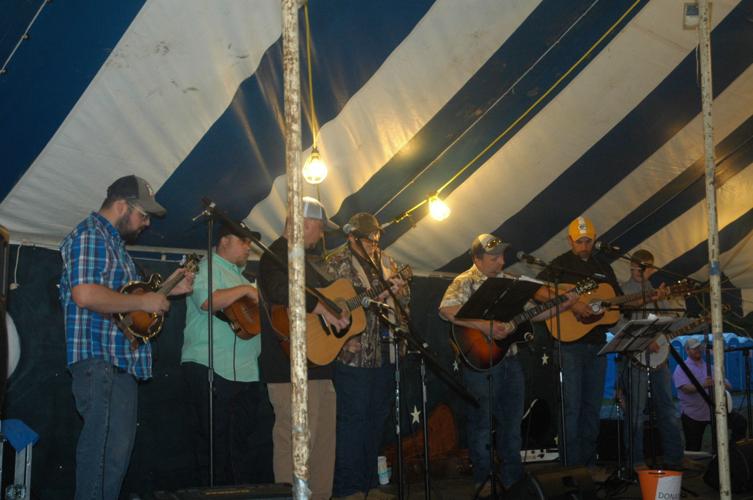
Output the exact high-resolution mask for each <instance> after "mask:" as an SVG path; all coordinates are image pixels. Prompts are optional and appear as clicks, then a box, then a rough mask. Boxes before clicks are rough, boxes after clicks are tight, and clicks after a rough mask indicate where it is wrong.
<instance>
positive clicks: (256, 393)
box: [181, 225, 274, 485]
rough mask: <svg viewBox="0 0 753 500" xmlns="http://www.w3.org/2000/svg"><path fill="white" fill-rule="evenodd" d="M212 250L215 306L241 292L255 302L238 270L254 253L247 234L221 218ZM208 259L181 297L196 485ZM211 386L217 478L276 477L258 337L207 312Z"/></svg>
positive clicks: (202, 454)
mask: <svg viewBox="0 0 753 500" xmlns="http://www.w3.org/2000/svg"><path fill="white" fill-rule="evenodd" d="M215 240H216V246H215V252H214V253H213V254H212V275H213V276H212V288H213V290H214V291H213V292H212V308H213V309H214V310H215V311H221V310H223V309H225V308H226V307H228V306H230V305H231V304H233V303H234V302H236V301H238V300H239V299H241V298H243V297H247V298H249V299H250V300H251V301H253V302H255V303H257V304H258V302H259V294H258V293H257V290H256V288H255V287H254V286H253V285H252V284H251V283H250V282H249V280H248V279H246V277H245V276H244V275H243V271H244V270H245V269H246V263H247V261H248V256H249V254H250V252H251V239H250V237H249V235H248V234H235V233H233V231H232V230H231V229H230V227H229V226H226V225H222V226H221V227H220V229H219V231H218V232H217V236H216V237H215ZM207 269H208V266H207V261H206V259H204V260H203V261H202V262H201V263H200V264H199V271H198V273H197V274H196V281H195V282H194V293H193V294H192V295H191V296H190V297H189V298H188V299H187V300H186V327H185V330H184V331H183V349H182V353H181V371H182V372H183V378H184V381H185V383H186V396H187V397H188V404H189V422H190V425H191V430H192V433H193V435H194V436H195V437H196V439H195V440H194V459H195V465H196V466H197V476H196V477H197V483H198V484H197V485H208V484H210V483H209V400H208V399H209V398H208V394H209V392H208V391H209V383H208V377H207V367H208V366H209V364H208V362H209V349H208V345H209V338H208V335H207V308H208V307H209V305H208V297H209V289H208V285H209V282H208V280H207V278H208V271H207ZM212 331H213V335H212V338H213V342H212V352H213V361H214V362H213V368H214V372H215V376H214V378H213V386H214V387H213V389H214V393H213V394H214V400H213V406H214V412H213V416H214V422H213V428H214V430H213V432H214V436H213V437H214V455H213V456H214V484H216V485H226V484H242V483H244V484H245V483H251V484H253V483H269V482H273V480H274V477H273V474H272V465H271V462H272V442H271V439H270V437H269V436H270V435H271V433H272V425H273V414H272V408H271V407H270V406H269V400H268V398H267V393H266V388H265V387H264V385H263V384H262V383H261V382H259V364H258V358H259V353H260V352H261V339H260V338H259V337H258V336H255V337H252V338H246V339H245V340H244V339H243V338H241V337H239V336H238V335H236V334H235V332H234V331H233V329H232V328H231V327H230V325H229V324H228V323H227V322H225V321H223V320H221V319H220V318H218V317H217V316H213V317H212Z"/></svg>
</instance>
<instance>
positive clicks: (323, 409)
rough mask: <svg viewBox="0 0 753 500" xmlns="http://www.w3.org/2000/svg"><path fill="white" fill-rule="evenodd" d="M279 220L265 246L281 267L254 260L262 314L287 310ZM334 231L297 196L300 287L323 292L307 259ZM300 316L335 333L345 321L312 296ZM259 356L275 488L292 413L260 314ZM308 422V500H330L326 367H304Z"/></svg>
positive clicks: (330, 400)
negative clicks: (276, 233) (302, 254)
mask: <svg viewBox="0 0 753 500" xmlns="http://www.w3.org/2000/svg"><path fill="white" fill-rule="evenodd" d="M288 222H289V221H288V220H286V221H285V232H284V234H283V235H282V236H280V237H279V238H277V239H276V240H275V241H274V242H272V244H271V245H270V246H269V248H270V250H271V251H272V252H274V254H275V255H276V256H277V257H278V258H279V259H280V260H281V261H282V264H283V265H282V266H281V265H280V264H278V263H277V262H275V259H273V257H272V256H271V255H269V254H267V253H266V252H265V253H264V254H263V255H262V256H261V260H260V261H259V290H260V292H261V296H262V300H263V301H264V302H265V303H266V307H265V310H269V309H271V307H272V306H275V305H282V306H287V305H288V268H287V261H288V258H287V257H288V236H289V234H290V226H289V224H288ZM325 227H326V228H328V229H337V228H338V227H337V225H335V224H334V223H333V222H331V221H329V220H328V219H327V213H326V211H325V210H324V206H323V205H322V204H321V203H320V202H319V200H317V199H315V198H311V197H308V196H304V197H303V245H304V247H305V248H306V252H307V255H306V257H307V262H306V283H307V285H308V286H312V287H323V286H326V285H328V284H329V283H330V281H331V280H329V279H327V278H326V277H325V276H323V275H322V273H321V272H319V271H318V270H317V269H316V268H315V267H314V265H313V264H312V262H311V261H310V260H309V258H311V259H318V260H319V261H321V255H316V248H317V244H318V243H319V240H321V239H322V236H323V235H324V228H325ZM306 311H307V312H309V313H315V314H319V315H321V316H322V318H323V320H324V321H326V322H327V323H328V324H329V325H332V326H334V327H336V328H338V329H344V328H346V327H347V326H348V319H347V318H338V317H336V316H334V315H333V314H332V313H331V312H330V311H329V309H327V308H326V307H325V306H324V304H322V303H321V302H319V301H318V300H317V299H316V297H314V296H312V295H307V296H306ZM261 343H262V348H261V357H260V358H259V365H260V368H261V376H262V380H263V381H264V382H266V383H267V389H268V391H269V399H270V401H271V402H272V406H273V407H274V411H275V423H274V430H273V432H272V441H273V443H274V460H273V462H274V475H275V481H276V482H278V483H292V482H293V447H292V443H291V437H292V430H291V422H292V414H291V406H290V391H291V384H290V358H288V356H287V354H286V353H285V350H284V349H283V347H282V345H281V343H280V337H279V334H278V333H277V332H276V331H275V330H274V329H273V328H272V326H271V324H270V321H269V319H268V318H267V315H266V314H262V332H261ZM308 379H309V382H308V420H309V430H310V434H311V438H310V439H311V440H310V447H311V448H310V449H311V457H312V460H310V462H309V470H310V476H309V477H310V479H309V488H310V489H311V494H312V495H311V498H312V499H313V500H327V499H329V498H330V496H332V476H333V474H334V468H335V458H334V457H335V411H336V398H335V388H334V386H333V385H332V365H331V364H329V365H326V366H310V367H309V371H308Z"/></svg>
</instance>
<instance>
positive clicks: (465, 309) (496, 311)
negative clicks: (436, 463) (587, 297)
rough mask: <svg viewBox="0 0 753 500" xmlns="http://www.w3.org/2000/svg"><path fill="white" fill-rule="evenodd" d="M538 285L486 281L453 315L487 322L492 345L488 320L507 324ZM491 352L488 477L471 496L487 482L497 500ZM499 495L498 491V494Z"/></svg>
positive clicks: (489, 279)
mask: <svg viewBox="0 0 753 500" xmlns="http://www.w3.org/2000/svg"><path fill="white" fill-rule="evenodd" d="M541 286H542V285H541V283H536V282H534V281H529V280H522V279H519V278H515V279H512V278H488V279H487V280H486V281H485V282H484V283H482V284H481V286H480V287H479V288H478V290H476V291H475V292H474V293H473V295H471V296H470V298H469V299H468V301H467V302H466V303H465V304H464V305H463V306H462V307H461V308H460V309H459V310H458V312H457V313H455V318H457V319H482V320H486V321H489V329H490V330H489V332H488V335H487V341H488V342H489V344H490V347H491V343H492V342H494V340H493V339H492V336H491V327H492V321H494V320H498V321H509V320H510V319H512V318H513V317H514V316H515V315H516V314H518V313H520V312H521V311H522V310H523V307H524V306H525V305H526V302H528V301H529V300H530V299H531V297H533V294H534V293H536V290H538V289H539V288H541ZM511 333H512V332H511ZM491 354H492V350H491V348H490V349H489V358H490V359H489V367H490V369H489V370H487V375H486V381H487V387H488V389H487V390H488V392H489V395H488V398H487V399H488V401H489V407H488V408H487V411H488V412H489V424H488V425H489V476H488V477H487V478H486V479H485V480H484V482H483V483H481V484H480V485H479V486H478V487H477V488H476V492H475V493H474V495H473V498H474V500H475V499H476V498H479V493H480V492H481V490H482V489H483V487H484V485H485V484H486V483H487V482H489V481H491V490H492V494H491V498H493V499H497V498H499V497H498V494H497V482H498V481H499V479H498V478H497V474H496V472H495V468H496V460H495V458H494V455H495V453H496V447H495V446H494V440H495V436H494V424H493V422H494V415H493V414H492V408H491V404H492V394H494V389H493V381H492V373H491V366H492V360H491ZM500 493H501V492H500Z"/></svg>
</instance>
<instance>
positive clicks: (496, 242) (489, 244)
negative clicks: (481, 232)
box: [484, 238, 502, 250]
mask: <svg viewBox="0 0 753 500" xmlns="http://www.w3.org/2000/svg"><path fill="white" fill-rule="evenodd" d="M500 245H502V240H500V239H499V238H492V239H490V240H489V241H487V242H486V243H484V249H486V250H492V249H494V248H497V247H498V246H500Z"/></svg>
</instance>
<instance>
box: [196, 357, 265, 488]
mask: <svg viewBox="0 0 753 500" xmlns="http://www.w3.org/2000/svg"><path fill="white" fill-rule="evenodd" d="M181 368H182V370H183V378H184V380H185V382H186V401H187V403H188V405H187V406H188V415H189V419H190V424H191V430H192V433H193V439H194V455H195V469H196V475H195V477H196V478H197V485H198V486H206V485H208V484H209V400H208V399H209V398H208V396H207V395H208V391H209V382H208V379H207V367H206V366H204V365H201V364H198V363H183V364H182V365H181ZM213 385H214V391H213V392H214V398H213V401H212V405H213V407H214V422H213V425H214V484H215V485H229V484H259V483H273V482H274V472H273V470H272V426H273V425H274V412H273V410H272V405H271V404H270V402H269V396H268V395H267V386H266V385H265V384H263V383H261V382H233V381H230V380H226V379H224V378H222V377H220V376H218V375H217V374H216V373H215V375H214V384H213Z"/></svg>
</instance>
